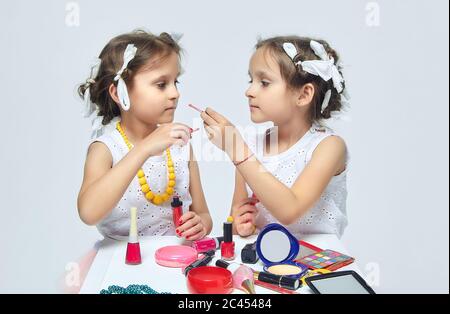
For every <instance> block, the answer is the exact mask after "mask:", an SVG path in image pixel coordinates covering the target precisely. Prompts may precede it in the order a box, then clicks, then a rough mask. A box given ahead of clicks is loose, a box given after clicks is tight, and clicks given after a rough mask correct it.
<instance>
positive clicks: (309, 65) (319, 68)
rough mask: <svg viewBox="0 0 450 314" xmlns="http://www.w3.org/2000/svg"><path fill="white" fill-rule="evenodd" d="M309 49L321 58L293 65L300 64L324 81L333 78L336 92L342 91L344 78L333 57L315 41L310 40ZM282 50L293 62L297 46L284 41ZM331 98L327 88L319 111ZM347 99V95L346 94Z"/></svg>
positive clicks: (322, 109) (306, 70)
mask: <svg viewBox="0 0 450 314" xmlns="http://www.w3.org/2000/svg"><path fill="white" fill-rule="evenodd" d="M310 46H311V49H312V50H313V51H314V53H315V54H316V55H317V56H318V57H319V58H320V59H321V60H307V61H298V62H296V63H295V65H298V64H300V65H301V66H302V69H303V71H305V72H308V73H310V74H313V75H317V76H320V77H321V78H322V79H323V80H324V81H326V82H328V81H329V80H330V79H332V80H333V86H334V88H336V90H337V92H338V93H341V92H343V90H344V78H343V77H342V75H341V74H340V73H339V70H338V68H337V67H336V65H335V64H334V59H333V58H330V56H328V53H327V52H326V50H325V48H324V47H323V45H322V44H321V43H319V42H317V41H314V40H311V41H310ZM283 50H284V51H285V52H286V54H287V55H288V56H289V57H290V58H291V60H292V61H293V62H294V58H295V57H296V56H297V54H298V52H297V48H295V46H294V45H293V44H292V43H289V42H286V43H284V44H283ZM330 98H331V90H328V91H327V92H326V93H325V96H324V99H323V102H322V106H321V112H322V113H323V111H324V110H325V109H326V108H327V106H328V103H329V101H330ZM346 98H347V99H348V95H347V96H346Z"/></svg>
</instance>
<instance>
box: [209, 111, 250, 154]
mask: <svg viewBox="0 0 450 314" xmlns="http://www.w3.org/2000/svg"><path fill="white" fill-rule="evenodd" d="M200 117H201V118H202V119H203V125H204V127H205V130H206V133H207V134H208V139H209V140H210V141H211V142H212V143H213V144H214V145H215V146H217V147H218V148H219V149H221V150H223V151H224V152H225V153H227V154H228V155H229V156H230V158H231V159H232V160H234V158H235V156H236V152H237V151H238V152H240V151H242V147H243V146H244V141H243V139H242V137H241V134H240V133H239V131H238V130H237V129H236V127H235V126H234V125H233V124H232V123H231V122H230V121H228V120H227V119H226V118H225V117H224V116H222V115H221V114H219V113H217V112H216V111H214V110H213V109H211V108H209V107H208V108H206V110H205V111H203V112H202V113H201V114H200Z"/></svg>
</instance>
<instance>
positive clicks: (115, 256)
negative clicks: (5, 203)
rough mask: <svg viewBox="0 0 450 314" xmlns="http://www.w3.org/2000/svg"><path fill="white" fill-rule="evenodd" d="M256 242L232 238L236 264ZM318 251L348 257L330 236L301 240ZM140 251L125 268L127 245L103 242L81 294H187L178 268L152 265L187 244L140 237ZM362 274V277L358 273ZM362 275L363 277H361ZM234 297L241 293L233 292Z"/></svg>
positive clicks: (303, 290)
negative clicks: (122, 290) (163, 252)
mask: <svg viewBox="0 0 450 314" xmlns="http://www.w3.org/2000/svg"><path fill="white" fill-rule="evenodd" d="M255 240H256V236H253V237H248V238H241V237H239V236H234V241H235V244H236V259H235V260H234V261H235V262H237V263H241V258H240V253H241V250H242V248H243V247H244V245H245V244H247V243H252V242H254V241H255ZM301 240H304V241H306V242H309V243H311V244H313V245H315V246H318V247H320V248H321V249H331V250H335V251H338V252H341V253H343V254H347V255H350V256H352V255H351V254H349V253H348V252H347V250H346V248H345V247H344V246H343V244H342V242H341V241H340V240H339V239H338V238H337V237H336V236H335V235H331V234H315V235H305V236H303V237H302V238H301ZM139 242H140V247H141V256H142V264H140V265H126V264H125V253H126V247H127V242H125V241H115V240H111V239H105V240H103V241H102V243H101V244H100V248H99V251H98V253H97V256H96V257H95V259H94V261H93V263H92V265H91V268H90V270H89V272H88V275H87V276H86V279H85V281H84V283H83V286H82V287H81V290H80V293H84V294H97V293H99V292H100V291H101V290H102V289H107V288H108V287H109V286H111V285H118V286H122V287H127V286H128V285H130V284H145V285H148V286H150V287H151V288H152V289H154V290H156V291H158V292H169V293H189V292H188V290H187V286H186V278H185V276H184V275H183V274H182V272H181V268H168V267H163V266H160V265H158V264H157V263H156V262H155V258H154V255H155V251H156V250H157V249H159V248H161V247H163V246H167V245H176V244H186V245H188V244H189V243H190V242H183V239H180V238H177V237H175V236H161V237H141V238H140V239H139ZM216 257H218V258H220V250H219V251H217V252H216ZM247 265H248V266H249V267H251V268H252V269H254V270H257V271H262V269H263V264H262V262H261V261H258V262H257V263H256V264H253V265H252V264H247ZM340 270H355V271H356V272H358V273H360V271H359V268H358V266H357V265H356V264H355V263H352V264H350V265H348V266H346V267H344V268H342V269H340ZM360 274H361V273H360ZM361 275H362V274H361ZM255 290H256V293H261V294H264V293H275V292H273V291H272V290H268V289H265V288H262V287H259V286H255ZM235 292H236V293H240V292H239V291H238V290H236V289H235ZM297 292H298V293H311V291H310V289H309V288H308V287H301V288H300V289H298V290H297Z"/></svg>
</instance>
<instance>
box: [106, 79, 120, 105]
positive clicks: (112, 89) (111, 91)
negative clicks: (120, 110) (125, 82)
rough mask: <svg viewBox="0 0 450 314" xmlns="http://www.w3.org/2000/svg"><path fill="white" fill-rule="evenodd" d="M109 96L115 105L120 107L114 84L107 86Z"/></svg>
mask: <svg viewBox="0 0 450 314" xmlns="http://www.w3.org/2000/svg"><path fill="white" fill-rule="evenodd" d="M108 92H109V95H110V96H111V98H112V99H113V100H114V102H115V103H116V104H117V105H120V101H119V97H118V96H117V87H116V86H115V85H114V84H111V85H109V88H108Z"/></svg>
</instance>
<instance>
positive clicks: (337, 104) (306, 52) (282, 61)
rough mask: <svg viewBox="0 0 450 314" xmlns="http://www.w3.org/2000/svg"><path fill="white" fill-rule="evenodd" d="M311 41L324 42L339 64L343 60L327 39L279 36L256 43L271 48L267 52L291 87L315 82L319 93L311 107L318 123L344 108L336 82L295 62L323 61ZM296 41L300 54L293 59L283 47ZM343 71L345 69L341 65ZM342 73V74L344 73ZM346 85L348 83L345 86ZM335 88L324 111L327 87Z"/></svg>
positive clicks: (311, 117) (312, 120)
mask: <svg viewBox="0 0 450 314" xmlns="http://www.w3.org/2000/svg"><path fill="white" fill-rule="evenodd" d="M311 40H315V41H317V42H319V43H321V44H322V45H323V46H324V48H325V50H326V52H327V53H328V55H329V56H330V57H332V58H333V59H334V62H335V64H337V62H338V61H339V55H338V54H337V52H336V51H335V50H334V49H332V48H331V47H330V45H329V44H328V43H327V42H326V41H324V40H317V39H311V38H307V37H298V36H279V37H272V38H268V39H264V40H259V41H258V43H257V44H256V49H259V48H263V49H267V52H269V53H270V54H271V56H272V57H273V58H274V60H275V61H276V62H277V63H278V65H279V67H280V72H281V76H282V77H283V79H284V80H285V82H286V83H287V85H288V87H289V88H292V89H297V88H300V87H302V86H303V85H305V84H307V83H311V84H313V85H314V88H315V92H314V96H313V100H312V102H311V106H310V110H309V117H308V118H309V120H310V122H315V121H318V120H321V119H328V118H330V117H331V116H330V114H331V112H333V111H340V110H341V108H342V103H341V95H340V94H339V93H338V92H337V90H336V89H335V88H334V86H333V82H332V80H331V79H330V80H329V81H327V82H326V81H324V80H323V79H322V78H321V77H320V76H316V75H313V74H310V73H308V72H305V71H303V70H302V68H301V65H299V66H298V67H296V65H295V63H296V62H298V61H306V60H320V58H319V57H318V56H317V55H316V54H315V53H314V51H313V50H312V49H311V47H310V42H311ZM286 42H289V43H292V44H293V45H294V46H295V47H296V49H297V52H298V54H297V56H295V58H294V60H292V59H291V58H290V57H289V56H288V55H287V54H286V52H285V51H284V50H283V43H286ZM338 70H339V72H341V68H340V67H338ZM341 75H342V73H341ZM344 88H345V86H344ZM329 89H331V98H330V101H329V103H328V106H327V108H326V109H325V110H324V112H323V113H321V105H322V101H323V99H324V97H325V93H326V92H327V90H329Z"/></svg>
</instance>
